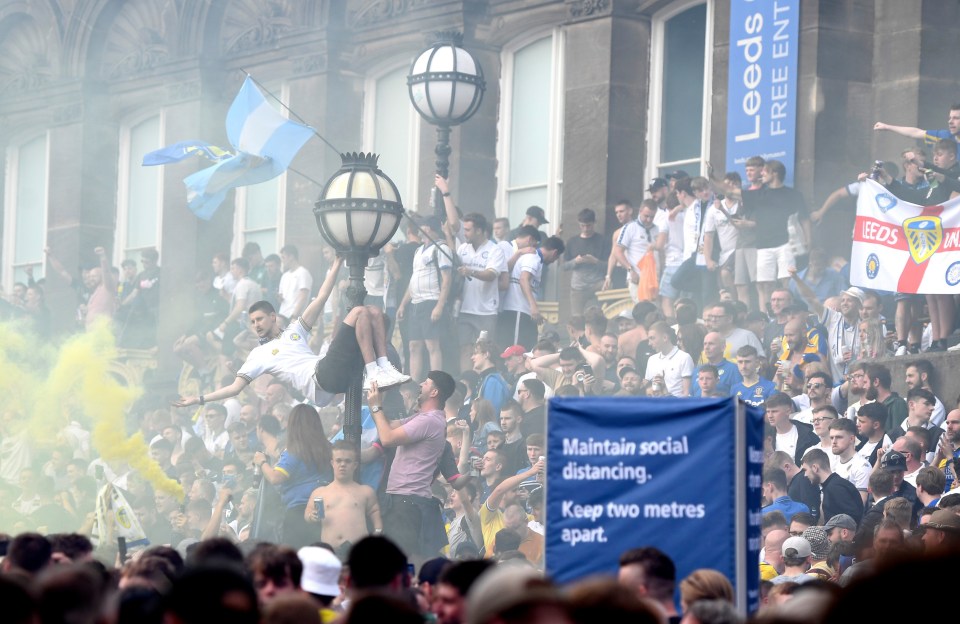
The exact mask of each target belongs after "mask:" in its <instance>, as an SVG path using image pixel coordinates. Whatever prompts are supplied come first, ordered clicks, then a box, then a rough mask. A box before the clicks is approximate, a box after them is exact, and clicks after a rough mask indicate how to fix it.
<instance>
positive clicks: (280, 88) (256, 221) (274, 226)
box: [231, 83, 320, 258]
mask: <svg viewBox="0 0 960 624" xmlns="http://www.w3.org/2000/svg"><path fill="white" fill-rule="evenodd" d="M267 88H268V89H269V90H270V92H271V93H273V94H275V95H276V96H277V97H279V98H280V99H281V100H282V101H283V102H287V101H288V100H289V97H290V93H289V89H288V88H287V85H286V83H284V84H282V85H277V86H276V87H274V86H268V87H267ZM263 95H264V98H265V99H266V100H267V102H269V103H270V105H271V106H273V107H274V108H275V109H277V110H278V111H279V112H280V114H281V115H283V116H284V117H287V116H288V114H287V111H286V110H284V108H283V107H282V106H280V104H279V103H277V101H276V100H275V99H274V98H272V97H270V95H269V94H267V93H264V94H263ZM294 175H296V174H294ZM316 192H317V193H318V194H319V192H320V189H317V191H316ZM234 201H235V202H236V203H235V206H236V209H235V210H234V213H233V245H232V250H231V251H232V254H233V257H234V258H238V257H240V254H241V252H242V251H243V246H244V245H246V244H247V243H257V244H258V245H260V252H261V253H262V254H263V257H264V258H266V257H267V256H269V255H270V254H275V253H279V252H280V248H281V247H282V246H283V243H284V238H283V237H284V223H285V221H286V219H285V216H286V214H285V213H286V210H285V207H286V203H287V172H283V173H281V174H280V175H278V176H277V177H275V178H273V179H272V180H267V181H266V182H261V183H260V184H252V185H250V186H241V187H239V188H237V190H236V191H235V192H234Z"/></svg>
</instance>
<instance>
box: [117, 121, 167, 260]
mask: <svg viewBox="0 0 960 624" xmlns="http://www.w3.org/2000/svg"><path fill="white" fill-rule="evenodd" d="M162 137H163V118H162V115H153V116H151V117H147V118H146V119H144V118H140V119H139V120H137V121H135V122H132V123H129V124H127V125H124V126H123V127H122V128H121V130H120V178H119V185H118V197H117V253H116V254H115V256H116V260H117V262H118V264H119V261H121V260H125V259H127V258H131V259H133V260H139V259H140V252H141V251H142V250H144V249H150V248H155V249H156V250H157V251H160V223H161V218H162V216H163V184H162V181H163V167H144V166H143V155H144V154H146V153H148V152H152V151H154V150H156V149H159V148H160V147H161V141H162Z"/></svg>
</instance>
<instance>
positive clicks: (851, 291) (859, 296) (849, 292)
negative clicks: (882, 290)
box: [843, 286, 866, 303]
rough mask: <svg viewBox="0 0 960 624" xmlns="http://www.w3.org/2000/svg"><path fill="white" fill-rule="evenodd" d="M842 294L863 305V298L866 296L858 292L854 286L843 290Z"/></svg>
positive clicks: (860, 291)
mask: <svg viewBox="0 0 960 624" xmlns="http://www.w3.org/2000/svg"><path fill="white" fill-rule="evenodd" d="M843 294H845V295H850V296H851V297H853V298H854V299H856V300H857V301H859V302H860V303H863V298H864V297H865V296H866V293H864V292H863V291H862V290H860V289H859V288H857V287H856V286H851V287H850V288H848V289H846V290H844V291H843Z"/></svg>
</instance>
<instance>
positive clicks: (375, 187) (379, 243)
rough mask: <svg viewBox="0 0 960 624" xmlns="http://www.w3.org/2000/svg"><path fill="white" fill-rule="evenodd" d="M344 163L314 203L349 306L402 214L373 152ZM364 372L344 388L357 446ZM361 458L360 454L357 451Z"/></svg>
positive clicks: (348, 434)
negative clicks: (342, 265) (343, 271)
mask: <svg viewBox="0 0 960 624" xmlns="http://www.w3.org/2000/svg"><path fill="white" fill-rule="evenodd" d="M340 158H341V160H342V161H343V164H342V165H341V167H340V170H339V171H337V172H336V173H335V174H333V176H332V177H331V178H330V179H329V180H328V181H327V183H326V185H324V187H323V191H321V193H320V198H319V199H318V200H317V203H316V204H315V206H314V209H313V214H314V216H315V217H316V219H317V228H319V229H320V235H321V236H323V238H324V240H326V241H327V242H328V243H329V244H330V246H332V247H333V248H334V250H336V252H337V254H338V255H340V256H342V257H343V258H344V260H345V261H346V263H347V268H348V269H349V271H350V286H349V287H348V288H347V292H346V301H347V309H348V310H350V309H352V308H354V307H355V306H360V305H363V300H364V298H365V297H366V296H367V290H366V288H364V286H363V274H364V271H365V270H366V268H367V261H368V260H369V259H370V258H373V257H376V256H377V254H379V253H380V249H381V248H382V247H383V246H384V245H385V244H386V243H387V242H388V241H389V240H390V239H391V238H393V235H394V234H396V232H397V228H398V227H400V219H401V217H403V205H402V203H401V201H400V193H399V191H397V186H396V185H395V184H394V183H393V181H392V180H391V179H390V178H388V177H387V176H386V175H384V173H383V172H382V171H380V169H379V168H378V167H377V159H378V158H379V157H378V156H377V155H376V154H363V153H353V154H341V155H340ZM362 383H363V378H362V375H357V379H356V381H354V383H352V384H351V385H350V388H349V389H348V390H347V401H346V412H345V414H344V419H343V421H344V422H343V435H344V438H345V439H347V440H350V441H351V442H353V443H354V444H355V445H356V447H357V451H358V453H359V450H360V433H361V426H360V406H361V403H362V398H363V397H362V392H363V389H362ZM358 457H359V455H358Z"/></svg>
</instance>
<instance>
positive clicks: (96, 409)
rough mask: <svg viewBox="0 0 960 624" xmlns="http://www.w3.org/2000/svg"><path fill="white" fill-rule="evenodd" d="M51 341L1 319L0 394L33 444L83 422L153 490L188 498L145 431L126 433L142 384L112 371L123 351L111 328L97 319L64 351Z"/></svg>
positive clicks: (44, 443) (98, 447)
mask: <svg viewBox="0 0 960 624" xmlns="http://www.w3.org/2000/svg"><path fill="white" fill-rule="evenodd" d="M45 345H46V342H45V341H44V340H41V339H39V338H37V337H35V336H31V335H30V334H27V333H24V332H23V331H22V327H19V326H15V325H12V324H3V325H0V370H2V371H3V374H2V375H0V393H2V394H0V396H3V397H4V404H5V408H6V409H7V410H8V411H14V412H17V413H19V414H23V415H25V416H26V417H27V418H26V423H27V424H26V428H27V434H28V436H29V438H30V440H31V442H32V443H33V444H34V445H35V446H40V447H49V446H52V445H54V444H57V443H58V437H59V433H60V431H62V430H63V428H64V427H66V425H67V424H68V423H69V422H70V420H72V419H77V420H80V421H81V422H83V423H84V424H86V425H89V426H90V427H91V428H92V431H91V433H92V435H91V441H92V446H93V448H94V450H95V451H96V452H97V453H98V454H99V455H100V456H101V457H102V458H103V459H105V460H107V461H108V462H124V463H126V464H127V465H128V466H129V467H130V468H131V469H132V470H135V471H136V472H138V473H139V474H140V476H142V477H143V478H144V479H145V480H146V481H148V482H149V483H150V484H151V485H152V486H153V488H154V489H155V490H159V491H162V492H166V493H168V494H171V495H173V496H175V497H177V498H178V499H182V498H183V488H182V487H181V486H180V484H179V483H177V482H176V481H174V480H173V479H170V478H169V477H167V475H166V474H165V473H164V472H163V470H162V469H161V468H160V466H159V465H158V464H157V463H156V462H155V461H153V460H152V459H151V458H150V454H149V448H148V446H147V443H146V441H144V439H143V436H142V435H141V434H140V433H139V432H137V433H135V434H134V435H132V436H129V437H128V436H127V435H126V418H125V414H126V411H127V410H128V409H129V408H130V406H131V405H132V404H133V402H134V401H135V400H136V399H137V397H138V396H140V393H141V389H140V388H131V387H127V386H124V385H121V384H120V383H119V382H118V381H117V379H116V378H115V377H114V376H113V375H111V373H110V363H111V361H112V360H113V359H114V358H116V355H117V353H116V347H115V345H114V340H113V334H112V333H111V332H110V329H109V326H108V325H107V324H106V323H105V322H104V323H99V324H97V325H96V326H94V327H93V328H92V329H91V330H89V331H87V332H86V333H83V334H77V335H75V336H72V337H70V338H69V339H68V340H67V341H66V342H65V343H64V344H63V345H62V346H61V347H60V349H59V350H57V349H54V348H53V347H50V346H45Z"/></svg>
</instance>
